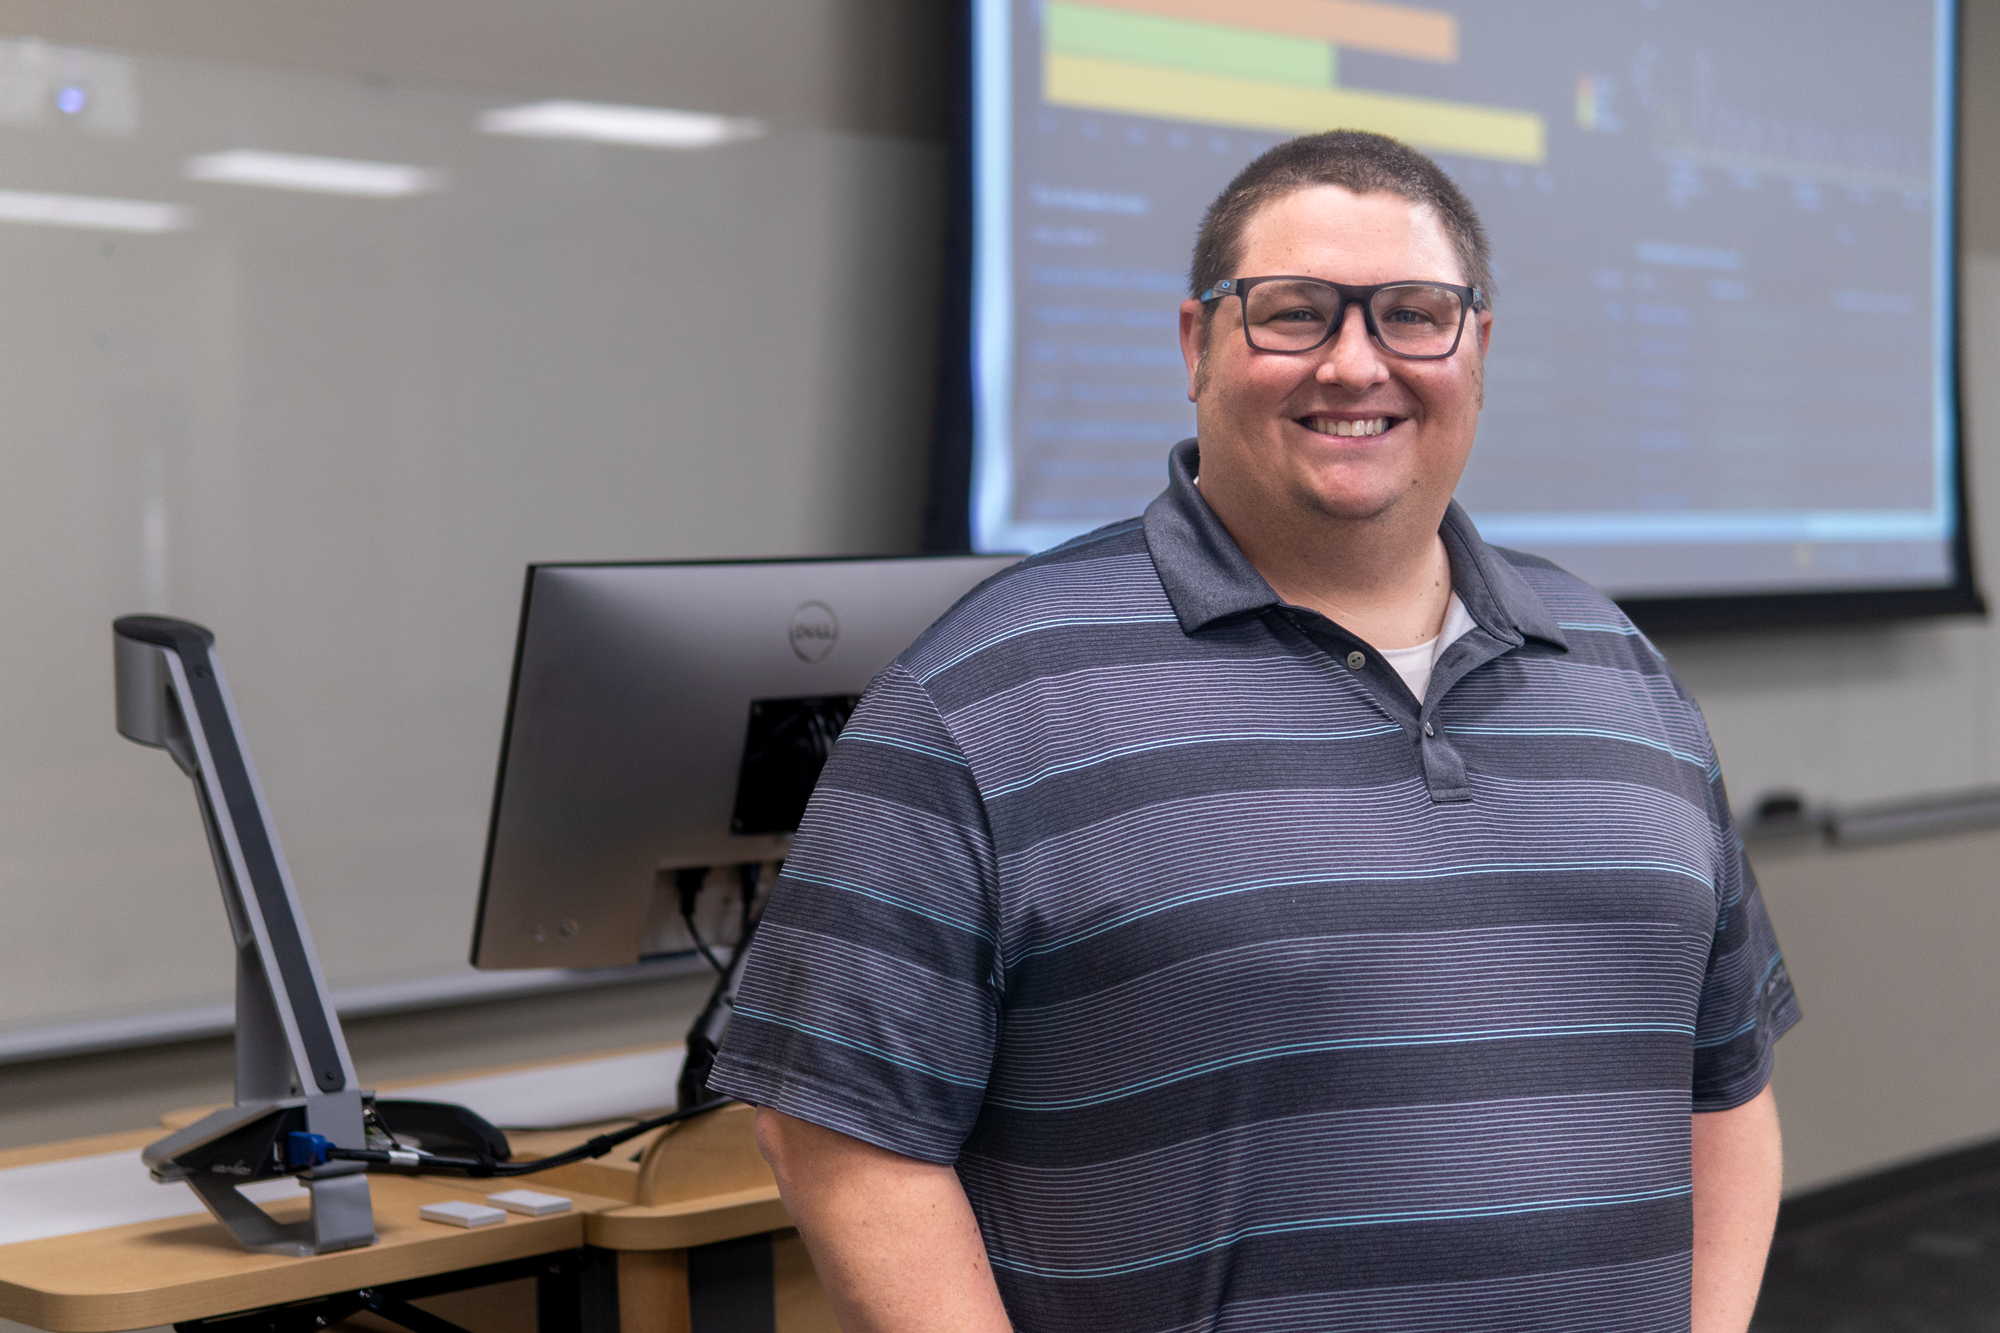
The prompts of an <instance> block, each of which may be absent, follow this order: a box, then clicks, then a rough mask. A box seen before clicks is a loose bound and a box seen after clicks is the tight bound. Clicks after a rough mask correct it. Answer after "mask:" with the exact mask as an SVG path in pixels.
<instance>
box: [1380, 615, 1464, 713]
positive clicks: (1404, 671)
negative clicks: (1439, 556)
mask: <svg viewBox="0 0 2000 1333" xmlns="http://www.w3.org/2000/svg"><path fill="white" fill-rule="evenodd" d="M1472 626H1473V620H1472V616H1471V615H1470V614H1468V613H1467V611H1466V609H1465V603H1464V602H1461V601H1459V600H1458V594H1457V593H1453V594H1452V595H1451V604H1450V605H1448V606H1447V607H1445V609H1444V627H1443V628H1442V629H1440V630H1439V631H1438V636H1437V637H1436V638H1435V639H1431V640H1429V641H1428V642H1425V643H1420V644H1418V645H1417V646H1416V647H1414V648H1379V649H1377V650H1376V651H1377V652H1379V653H1381V654H1382V660H1384V661H1385V662H1387V663H1388V664H1389V665H1390V666H1392V667H1394V668H1396V674H1397V675H1399V676H1401V677H1402V678H1403V683H1404V684H1406V685H1408V686H1409V687H1410V693H1411V694H1414V695H1416V696H1417V698H1419V699H1422V698H1423V697H1424V691H1425V690H1427V689H1429V688H1430V683H1431V668H1432V667H1434V666H1436V665H1437V660H1438V659H1439V658H1440V657H1443V656H1444V650H1445V649H1447V648H1449V647H1451V645H1452V644H1454V643H1456V642H1457V641H1458V640H1459V639H1460V638H1461V637H1463V636H1464V634H1465V632H1466V631H1467V630H1469V629H1471V628H1472Z"/></svg>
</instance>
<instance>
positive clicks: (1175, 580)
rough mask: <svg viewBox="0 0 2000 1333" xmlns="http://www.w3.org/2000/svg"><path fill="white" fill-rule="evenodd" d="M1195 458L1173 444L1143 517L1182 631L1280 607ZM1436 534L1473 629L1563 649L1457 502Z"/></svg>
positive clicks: (1523, 584) (1538, 602)
mask: <svg viewBox="0 0 2000 1333" xmlns="http://www.w3.org/2000/svg"><path fill="white" fill-rule="evenodd" d="M1199 462H1200V451H1199V449H1198V448H1197V446H1196V442H1195V441H1194V440H1182V441H1181V442H1180V443H1179V444H1177V445H1175V446H1174V447H1173V451H1172V452H1171V453H1170V454H1169V455H1168V456H1167V489H1166V490H1164V491H1162V492H1161V493H1160V494H1159V495H1158V496H1157V497H1156V498H1155V499H1154V500H1153V502H1152V503H1151V504H1149V505H1147V506H1146V515H1145V519H1144V527H1145V533H1146V545H1147V548H1148V549H1149V550H1150V551H1151V552H1152V555H1153V565H1154V567H1155V568H1156V569H1158V570H1159V574H1160V582H1161V583H1162V584H1164V585H1165V587H1166V590H1167V600H1168V601H1170V602H1171V603H1173V608H1174V614H1175V615H1176V616H1178V617H1179V618H1180V622H1181V629H1182V630H1183V631H1184V632H1185V633H1188V634H1193V633H1196V632H1197V631H1199V630H1202V629H1205V628H1206V627H1207V626H1209V625H1212V624H1214V623H1215V622H1216V621H1219V620H1223V619H1225V618H1227V617H1229V616H1237V615H1243V614H1246V613H1252V612H1257V611H1262V610H1263V609H1264V608H1266V607H1272V606H1279V605H1282V601H1281V599H1280V598H1279V596H1278V594H1277V593H1275V592H1273V591H1272V590H1271V585H1270V584H1268V583H1266V582H1265V581H1264V576H1263V575H1262V574H1259V573H1258V572H1257V569H1256V566H1254V565H1252V564H1251V563H1250V561H1249V559H1248V558H1247V557H1245V556H1244V554H1243V552H1242V551H1241V550H1239V549H1238V548H1237V545H1236V542H1235V539H1234V538H1232V537H1231V536H1230V535H1229V531H1228V529H1226V528H1224V527H1223V526H1222V520H1220V519H1218V518H1217V517H1216V516H1215V511H1214V510H1212V509H1210V508H1209V507H1208V501H1207V500H1206V499H1204V498H1203V497H1202V494H1201V491H1200V489H1199V488H1198V487H1196V485H1195V484H1194V479H1195V472H1196V469H1197V466H1198V464H1199ZM1438 536H1440V537H1442V538H1443V539H1444V546H1445V553H1446V555H1447V556H1449V557H1450V559H1451V581H1452V588H1453V591H1455V592H1457V593H1458V598H1459V600H1460V601H1462V602H1464V603H1465V609H1466V611H1467V612H1468V613H1469V614H1470V615H1471V616H1472V618H1473V620H1475V621H1477V622H1478V624H1479V627H1480V628H1481V629H1484V630H1486V631H1487V632H1488V633H1490V634H1492V635H1494V636H1496V637H1498V638H1500V639H1503V640H1506V641H1507V642H1509V643H1513V644H1519V643H1521V642H1523V641H1524V640H1525V639H1530V638H1534V639H1540V640H1542V641H1544V642H1546V643H1551V644H1554V645H1555V646H1556V647H1558V648H1564V649H1567V648H1568V647H1569V642H1568V641H1567V640H1566V639H1565V638H1564V637H1563V633H1562V631H1561V630H1560V629H1558V628H1557V627H1556V618H1555V616H1553V615H1552V614H1550V612H1549V608H1548V604H1547V603H1546V602H1544V601H1542V599H1541V595H1540V594H1538V593H1537V592H1536V591H1535V590H1534V589H1533V588H1531V587H1529V586H1528V582H1527V580H1526V579H1524V578H1522V577H1521V574H1520V571H1519V570H1517V569H1515V568H1514V567H1513V565H1511V564H1509V563H1508V562H1507V561H1506V560H1504V559H1502V558H1501V556H1500V555H1499V553H1498V552H1496V551H1495V550H1494V549H1493V548H1492V547H1490V546H1488V545H1487V544H1486V543H1485V541H1483V540H1482V539H1481V538H1480V536H1479V530H1478V529H1477V528H1475V527H1473V525H1472V520H1471V519H1470V518H1468V517H1467V516H1466V513H1465V511H1464V510H1463V509H1461V508H1459V505H1458V501H1456V500H1454V501H1452V502H1451V504H1450V506H1449V507H1448V508H1446V510H1445V515H1444V522H1443V523H1442V524H1440V525H1439V527H1438Z"/></svg>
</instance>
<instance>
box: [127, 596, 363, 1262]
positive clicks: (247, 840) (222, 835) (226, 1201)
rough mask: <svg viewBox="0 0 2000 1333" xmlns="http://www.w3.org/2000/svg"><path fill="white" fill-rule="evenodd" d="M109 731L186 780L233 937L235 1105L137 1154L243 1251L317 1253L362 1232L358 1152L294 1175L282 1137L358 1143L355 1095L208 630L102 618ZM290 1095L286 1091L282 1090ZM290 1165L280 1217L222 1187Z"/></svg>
mask: <svg viewBox="0 0 2000 1333" xmlns="http://www.w3.org/2000/svg"><path fill="white" fill-rule="evenodd" d="M112 631H113V633H112V643H113V651H114V655H115V661H114V664H115V668H116V676H117V695H118V730H119V732H120V733H122V734H123V735H125V736H126V737H128V738H129V739H131V740H134V741H137V742H139V743H140V744H141V745H152V746H158V747H159V748H161V749H164V750H165V751H166V752H167V753H168V754H170V755H172V756H173V759H174V762H175V763H176V764H178V765H180V768H181V771H182V772H184V773H186V774H187V775H188V776H189V777H190V778H192V779H193V780H194V787H195V794H196V797H197V798H198V800H199V802H200V805H201V818H202V824H203V826H204V827H205V828H206V829H207V831H208V847H209V851H210V853H211V854H212V855H213V857H214V859H215V876H216V879H217V880H218V881H219V882H220V883H221V886H222V903H223V907H224V909H225V911H227V913H228V916H229V931H230V934H231V935H232V936H233V937H234V939H235V943H236V1104H235V1105H234V1106H231V1107H226V1108H224V1109H222V1110H220V1111H216V1112H214V1113H213V1114H211V1115H208V1116H205V1117H203V1118H202V1119H200V1120H198V1121H196V1122H195V1123H194V1124H192V1125H189V1126H188V1127H187V1128H185V1129H183V1130H180V1131H178V1132H177V1133H174V1134H171V1135H169V1136H168V1137H166V1138H164V1139H161V1140H160V1141H159V1142H158V1143H155V1144H153V1145H152V1146H150V1147H148V1148H147V1149H146V1150H145V1151H144V1153H142V1154H141V1156H142V1158H143V1160H144V1161H145V1163H146V1165H147V1166H148V1167H149V1168H150V1169H151V1170H152V1173H153V1178H154V1179H155V1180H158V1181H161V1182H163V1183H165V1182H172V1181H177V1180H184V1181H186V1182H187V1183H188V1185H189V1186H190V1187H191V1188H193V1190H194V1192H195V1194H196V1195H197V1196H199V1197H200V1199H201V1201H202V1203H203V1204H204V1205H205V1206H206V1207H207V1208H208V1210H209V1212H210V1213H212V1214H214V1216H215V1219H216V1220H217V1221H218V1222H221V1223H222V1225H223V1226H225V1227H227V1228H228V1229H229V1232H230V1234H231V1235H233V1236H235V1238H236V1239H237V1241H238V1242H239V1243H240V1244H242V1245H243V1247H244V1248H245V1249H250V1250H259V1251H263V1252H266V1253H271V1254H287V1255H308V1254H325V1253H328V1252H330V1251H333V1250H348V1249H354V1248H356V1247H359V1246H363V1245H372V1244H374V1242H375V1219H374V1212H373V1209H372V1207H371V1206H370V1200H369V1194H368V1177H367V1176H366V1175H365V1174H363V1173H364V1172H365V1170H366V1167H365V1165H364V1164H363V1163H361V1162H325V1163H322V1164H321V1165H319V1166H315V1167H313V1168H311V1169H310V1170H307V1171H304V1172H298V1171H295V1170H294V1169H293V1168H292V1166H291V1164H290V1160H289V1157H288V1151H289V1144H288V1141H287V1140H288V1136H289V1135H290V1134H291V1133H293V1132H299V1131H303V1132H305V1133H309V1134H317V1135H321V1136H323V1137H324V1138H325V1139H327V1140H328V1141H329V1142H330V1143H332V1144H334V1145H335V1146H338V1147H343V1148H362V1147H366V1146H367V1129H366V1123H365V1114H364V1097H365V1094H364V1093H363V1091H362V1090H361V1088H360V1087H359V1086H358V1084H357V1082H356V1080H355V1076H354V1063H353V1061H352V1060H351V1059H350V1058H349V1056H348V1053H347V1041H346V1039H345V1038H344V1037H343V1036H342V1035H341V1031H340V1019H339V1017H338V1015H336V1014H335V1012H334V1008H333V1001H332V997H331V996H330V995H329V993H328V991H327V987H326V978H325V977H324V976H323V975H322V974H321V972H320V966H319V956H318V954H316V953H315V952H314V951H313V945H312V937H311V935H310V934H308V933H307V930H306V922H305V916H304V914H303V913H302V912H301V911H300V910H299V898H298V893H297V891H296V890H295V889H294V888H293V887H292V877H291V871H290V870H289V869H288V868H287V866H286V865H285V856H284V852H283V851H282V850H281V849H280V848H279V846H278V833H277V829H276V827H275V826H274V825H273V824H272V822H271V812H270V807H269V806H268V805H267V804H266V803H265V800H264V791H263V787H262V786H261V785H260V784H259V783H258V781H257V771H256V769H255V768H254V767H253V766H252V764H251V762H250V747H249V746H248V744H246V743H245V741H244V737H243V726H242V723H241V722H240V721H239V720H238V718H237V716H236V705H235V702H234V700H233V699H232V698H231V697H230V693H229V685H228V682H227V681H226V679H225V678H224V677H223V674H222V664H221V662H220V661H218V660H217V658H216V655H215V652H214V645H215V636H214V635H213V634H211V633H209V632H208V631H207V630H206V629H203V628H202V627H201V626H200V625H196V624H193V623H191V622H189V621H185V620H172V619H169V618H167V617H165V616H124V617H121V618H120V619H119V620H117V621H116V622H114V623H113V625H112ZM295 1089H296V1090H295ZM293 1175H297V1176H299V1177H300V1178H301V1180H302V1181H303V1183H304V1184H305V1186H306V1189H307V1190H308V1191H309V1192H310V1194H311V1199H312V1211H311V1215H310V1216H309V1217H308V1218H306V1219H305V1220H304V1221H300V1222H290V1223H286V1222H280V1221H278V1220H277V1219H276V1218H273V1217H272V1216H271V1215H270V1214H268V1213H266V1212H265V1211H264V1210H263V1209H262V1208H259V1207H258V1206H257V1205H256V1204H255V1203H253V1202H252V1201H251V1200H250V1199H248V1198H246V1197H245V1196H244V1195H243V1194H242V1193H241V1192H240V1190H239V1189H238V1186H240V1185H244V1184H248V1183H249V1182H251V1181H253V1180H268V1179H275V1178H278V1177H283V1176H293Z"/></svg>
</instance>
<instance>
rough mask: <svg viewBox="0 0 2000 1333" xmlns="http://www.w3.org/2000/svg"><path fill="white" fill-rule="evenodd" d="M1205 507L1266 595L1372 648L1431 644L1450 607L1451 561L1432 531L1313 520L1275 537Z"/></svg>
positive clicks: (1269, 529) (1266, 528) (1265, 527)
mask: <svg viewBox="0 0 2000 1333" xmlns="http://www.w3.org/2000/svg"><path fill="white" fill-rule="evenodd" d="M1210 506H1211V507H1212V508H1215V509H1216V517H1217V518H1219V519H1221V520H1222V525H1223V526H1224V527H1225V528H1227V529H1228V530H1229V535H1230V536H1231V537H1232V538H1234V539H1235V541H1236V545H1237V548H1238V549H1240V550H1241V551H1242V552H1243V554H1244V557H1245V558H1246V559H1248V560H1249V561H1250V563H1251V564H1252V565H1253V566H1255V567H1256V570H1257V572H1258V573H1259V574H1262V575H1263V576H1264V581H1265V582H1266V583H1269V584H1270V585H1271V589H1272V591H1274V592H1276V593H1277V594H1278V596H1280V597H1282V598H1284V599H1285V600H1286V601H1287V602H1290V603H1291V604H1292V605H1294V606H1303V607H1307V608H1309V609H1311V610H1314V611H1317V612H1319V613H1320V614H1321V615H1323V616H1325V617H1326V618H1327V619H1329V620H1331V621H1333V622H1334V623H1335V624H1337V625H1339V626H1340V627H1341V628H1342V629H1345V630H1346V631H1348V632H1349V633H1350V634H1353V635H1355V636H1356V637H1358V638H1360V639H1361V640H1363V641H1364V642H1366V643H1370V644H1373V645H1374V646H1375V647H1377V648H1411V647H1415V646H1416V645H1417V644H1420V643H1424V642H1426V641H1428V640H1430V639H1434V638H1436V637H1437V635H1438V632H1439V630H1440V628H1441V627H1442V626H1443V624H1444V616H1445V611H1446V609H1447V608H1448V607H1449V606H1450V605H1451V558H1450V557H1449V556H1448V555H1447V554H1446V553H1445V548H1444V541H1443V539H1442V538H1440V537H1439V536H1438V533H1437V525H1436V524H1431V525H1429V526H1414V527H1412V526H1406V525H1398V524H1396V523H1395V522H1394V521H1393V520H1388V521H1384V520H1362V521H1356V522H1342V521H1339V520H1333V519H1327V518H1325V517H1323V516H1319V515H1314V516H1312V517H1311V518H1309V519H1308V518H1303V517H1302V519H1301V521H1300V522H1297V523H1295V524H1292V525H1288V530H1282V531H1281V530H1275V529H1274V527H1273V525H1271V524H1270V523H1268V522H1263V523H1249V522H1243V523H1233V522H1231V521H1230V520H1231V517H1232V515H1230V514H1228V513H1226V512H1224V509H1223V508H1221V507H1217V506H1215V503H1214V498H1212V497H1211V498H1210Z"/></svg>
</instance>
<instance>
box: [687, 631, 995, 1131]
mask: <svg viewBox="0 0 2000 1333" xmlns="http://www.w3.org/2000/svg"><path fill="white" fill-rule="evenodd" d="M996 879H997V876H996V872H995V868H994V856H993V843H992V838H991V836H990V834H989V832H988V829H987V825H986V816H985V807H984V803H983V802H982V800H981V799H980V795H979V791H978V788H977V786H976V785H975V783H974V781H973V777H972V773H971V770H970V768H969V767H968V765H967V763H966V760H965V757H964V755H963V754H962V753H960V750H959V747H958V744H957V742H956V741H955V740H954V739H953V737H952V736H951V734H950V732H949V730H948V729H947V727H946V726H945V723H944V720H943V719H942V718H941V717H940V716H939V713H938V710H937V708H936V705H935V704H934V703H933V701H932V699H931V697H930V695H929V694H928V692H927V691H925V690H924V688H923V687H922V685H920V684H919V683H918V682H917V681H916V680H915V679H914V678H913V677H912V676H911V675H910V674H909V673H908V672H907V671H905V670H904V669H903V668H902V667H901V666H900V665H892V666H891V667H889V669H888V670H886V671H885V672H883V673H882V675H880V676H878V677H877V678H876V680H875V682H874V683H873V684H872V685H871V686H870V687H869V690H868V693H867V694H866V695H865V696H864V697H863V699H862V701H861V703H860V705H859V706H858V707H857V708H856V709H855V712H854V716H853V717H852V718H851V719H850V720H849V722H848V724H847V726H846V727H845V728H844V729H843V730H842V732H841V735H840V739H839V741H838V742H837V743H836V744H835V746H834V750H833V754H832V756H831V757H830V758H829V759H828V761H827V765H826V769H825V771H824V772H823V773H822V774H821V776H820V781H819V785H818V786H817V787H816V788H815V789H814V791H813V796H812V801H811V803H810V804H809V805H808V806H807V808H806V813H805V817H804V819H803V820H802V821H801V822H800V825H799V831H798V834H797V836H796V837H795V839H794V841H793V846H792V854H791V856H790V857H789V858H788V859H787V860H786V862H785V866H784V873H783V874H782V875H781V876H780V877H779V880H778V884H777V886H776V888H775V889H774V890H773V891H772V895H771V899H770V902H769V903H768V905H767V906H766V907H765V909H764V915H763V919H762V922H761V924H759V926H758V928H757V934H756V936H755V938H754V940H753V942H752V944H751V947H750V956H749V958H748V960H747V961H746V962H745V964H744V975H743V981H742V984H741V986H740V987H739V989H738V992H737V998H736V1006H735V1012H734V1015H733V1016H732V1017H731V1019H730V1025H729V1032H728V1035H727V1036H726V1037H725V1038H724V1040H723V1044H722V1050H721V1052H720V1054H719V1055H718V1056H717V1059H716V1063H715V1069H714V1072H713V1073H712V1074H711V1076H710V1078H709V1083H710V1085H711V1086H712V1087H715V1088H717V1089H718V1090H720V1091H723V1092H727V1093H729V1094H730V1095H731V1096H734V1097H739V1098H741V1099H743V1100H744V1101H749V1102H754V1103H756V1104H758V1105H760V1106H768V1107H771V1108H773V1109H775V1110H778V1111H782V1112H784V1113H785V1114H787V1115H791V1116H795V1117H797V1118H799V1119H801V1120H807V1121H811V1122H812V1123H814V1124H818V1125H823V1126H825V1127H826V1128H828V1129H832V1130H836V1131H838V1132H840V1133H843V1134H847V1135H850V1136H852V1137H854V1138H858V1139H863V1140H866V1141H867V1142H869V1143H873V1144H876V1145H877V1146H879V1147H883V1148H887V1149H889V1150H890V1151H892V1152H898V1153H902V1154H904V1155H905V1156H909V1157H917V1158H921V1159H924V1160H926V1161H932V1162H940V1163H949V1162H953V1161H955V1160H956V1159H957V1157H958V1151H959V1146H960V1144H962V1143H963V1142H964V1141H965V1138H966V1136H967V1135H968V1134H969V1133H971V1130H972V1126H973V1122H974V1121H975V1120H976V1119H977V1118H978V1115H979V1109H980V1104H981V1102H982V1101H983V1100H984V1096H985V1090H986V1082H987V1077H988V1073H989V1071H990V1069H991V1067H992V1064H993V1056H994V1049H995V1043H996V1040H997V1037H998V1030H999V1012H1000V1006H999V994H1000V979H999V976H998V972H999V966H1000V964H999V952H998V948H997V944H996V940H997V933H998V927H997V922H998V919H999V912H998V910H997V906H996V892H995V889H996Z"/></svg>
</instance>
